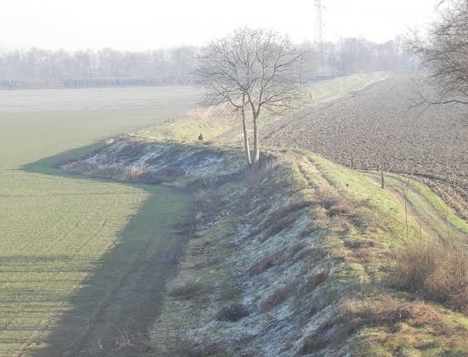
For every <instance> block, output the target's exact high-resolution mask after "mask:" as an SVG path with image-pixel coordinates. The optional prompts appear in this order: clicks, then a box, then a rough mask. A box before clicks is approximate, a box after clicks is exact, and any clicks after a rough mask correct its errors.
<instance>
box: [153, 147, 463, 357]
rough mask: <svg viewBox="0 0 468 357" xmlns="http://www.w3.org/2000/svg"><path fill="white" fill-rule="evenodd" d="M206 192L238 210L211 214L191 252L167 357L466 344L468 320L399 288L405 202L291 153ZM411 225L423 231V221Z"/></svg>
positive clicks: (163, 336) (421, 350) (398, 350)
mask: <svg viewBox="0 0 468 357" xmlns="http://www.w3.org/2000/svg"><path fill="white" fill-rule="evenodd" d="M205 194H208V195H209V194H212V195H215V196H216V197H218V198H220V199H219V200H218V204H219V205H220V207H221V208H219V210H222V211H226V212H229V214H228V215H225V216H222V217H221V218H218V219H216V220H214V221H210V219H209V217H208V218H206V217H205V223H203V222H201V223H200V224H199V226H198V229H197V232H196V234H195V236H194V237H193V238H192V239H191V240H189V242H188V244H187V248H186V251H185V252H186V254H185V256H184V258H183V260H182V263H181V266H180V271H179V275H178V276H177V278H176V279H175V280H174V281H172V282H171V284H170V286H169V289H170V291H173V292H174V294H172V295H170V297H169V300H168V303H167V305H166V308H165V310H164V311H163V314H162V316H161V319H160V320H159V321H158V323H157V324H155V331H154V343H155V345H156V348H157V349H158V351H161V353H163V351H165V349H166V350H167V351H166V352H167V355H168V356H169V355H177V354H184V353H185V354H186V355H197V354H198V355H200V354H201V355H210V354H211V355H216V356H263V355H274V356H302V355H311V354H313V355H317V356H392V355H396V354H403V355H408V356H420V355H424V356H426V355H427V356H440V355H449V354H452V355H459V354H460V353H461V352H462V351H464V350H466V348H467V347H468V346H467V344H466V340H467V337H468V328H467V326H468V319H467V318H466V317H465V316H463V315H461V314H458V313H456V312H454V311H451V310H449V309H447V308H446V307H445V308H444V307H442V306H440V305H437V304H435V303H433V302H431V301H430V300H427V301H419V300H418V296H419V295H417V294H416V293H415V292H408V291H407V289H402V290H400V289H399V287H398V284H397V279H396V276H397V274H398V271H397V270H395V263H396V260H395V254H397V252H398V249H399V248H404V246H405V244H407V243H406V242H407V237H406V223H405V215H404V211H403V206H402V203H401V201H400V200H399V199H398V197H396V196H395V194H394V193H393V192H392V191H389V190H382V189H381V188H380V187H379V186H378V184H376V183H375V181H374V180H373V179H370V178H368V177H366V176H365V175H363V174H362V173H359V172H355V171H352V170H349V169H346V168H343V167H341V166H339V165H336V164H333V163H331V162H329V161H327V160H325V159H323V158H321V157H319V156H317V155H314V154H311V153H307V152H305V151H286V152H284V153H283V154H281V155H280V157H279V158H277V159H273V160H272V161H269V163H266V164H265V165H264V166H263V167H262V168H259V169H257V171H254V172H252V173H251V174H248V175H247V176H246V177H245V179H244V180H243V181H242V182H240V183H237V184H232V183H231V184H230V185H226V184H222V185H218V186H214V187H212V189H211V190H210V191H208V192H206V193H205ZM206 222H210V224H206ZM409 225H410V230H411V232H413V233H415V234H416V233H418V234H419V232H418V222H417V219H416V218H414V217H413V218H412V219H411V220H409ZM422 234H423V235H424V236H423V238H424V239H430V236H429V235H426V234H425V233H424V232H423V233H422ZM175 292H178V294H176V293H175ZM228 312H229V313H230V314H229V319H227V318H226V319H222V318H219V317H220V316H224V315H226V314H227V313H228ZM226 320H228V321H226Z"/></svg>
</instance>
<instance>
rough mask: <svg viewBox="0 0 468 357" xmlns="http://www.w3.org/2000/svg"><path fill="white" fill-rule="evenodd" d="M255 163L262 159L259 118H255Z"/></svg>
mask: <svg viewBox="0 0 468 357" xmlns="http://www.w3.org/2000/svg"><path fill="white" fill-rule="evenodd" d="M253 124H254V164H257V163H258V162H259V161H260V140H259V137H258V120H257V118H254V120H253Z"/></svg>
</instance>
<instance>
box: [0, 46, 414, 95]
mask: <svg viewBox="0 0 468 357" xmlns="http://www.w3.org/2000/svg"><path fill="white" fill-rule="evenodd" d="M303 46H305V47H307V48H308V49H309V50H310V56H308V58H307V63H304V64H303V65H304V80H310V79H312V78H313V77H314V76H316V75H319V74H323V72H324V71H325V72H327V73H328V74H334V75H340V74H350V73H356V72H361V71H378V70H385V71H386V70H395V69H402V68H408V67H409V66H411V64H412V61H411V58H410V56H409V55H407V54H406V53H405V52H404V51H403V50H402V48H401V47H402V46H401V44H400V41H399V40H395V41H389V42H386V43H384V44H376V43H373V42H370V41H367V40H364V39H355V38H350V39H343V40H341V41H339V42H338V43H326V44H324V45H323V46H322V48H321V49H319V48H318V46H313V45H312V44H310V43H305V44H303ZM202 51H203V49H202V48H197V47H193V46H184V47H178V48H173V49H164V50H163V49H160V50H155V51H147V52H122V51H116V50H112V49H108V48H106V49H103V50H100V51H77V52H72V53H70V52H65V51H63V50H61V51H48V50H42V49H37V48H32V49H30V50H27V51H19V50H18V51H10V52H4V53H0V88H4V89H16V88H39V87H99V86H142V85H186V84H191V83H192V79H191V76H190V73H191V72H192V70H193V68H194V67H195V66H196V58H197V55H198V54H199V53H201V52H202Z"/></svg>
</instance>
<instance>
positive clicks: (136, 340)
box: [0, 144, 186, 357]
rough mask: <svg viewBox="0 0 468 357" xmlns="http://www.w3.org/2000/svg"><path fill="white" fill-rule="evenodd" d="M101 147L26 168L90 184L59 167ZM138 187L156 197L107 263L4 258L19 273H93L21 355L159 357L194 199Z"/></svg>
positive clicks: (129, 225)
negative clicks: (179, 226)
mask: <svg viewBox="0 0 468 357" xmlns="http://www.w3.org/2000/svg"><path fill="white" fill-rule="evenodd" d="M98 147H99V145H98V144H95V145H89V146H87V147H85V148H80V149H76V150H71V151H68V152H66V153H64V154H60V155H56V156H53V157H49V158H46V159H43V160H41V161H38V162H35V163H31V164H28V165H26V166H24V167H23V169H24V170H25V171H28V172H34V173H41V174H48V175H54V176H63V177H67V178H72V179H73V178H79V179H81V180H83V179H88V177H83V176H78V175H70V174H67V173H66V172H62V171H60V170H58V169H57V167H58V166H59V165H60V164H63V163H64V162H66V161H68V160H70V159H72V158H74V159H76V158H77V157H82V156H83V155H87V154H89V153H91V152H92V151H93V150H95V149H96V148H98ZM89 179H90V180H93V181H100V182H102V181H107V182H109V180H104V179H96V178H89ZM138 187H139V188H142V189H145V190H146V191H147V192H148V193H149V196H148V198H147V199H146V201H145V202H144V203H143V204H142V206H141V207H139V209H138V212H137V213H136V214H135V215H134V216H132V217H131V218H130V219H129V221H128V222H127V225H126V226H125V228H124V229H123V230H122V231H121V232H120V234H119V239H118V241H117V243H116V244H115V245H114V246H113V248H111V249H110V250H109V251H108V252H107V253H106V254H105V255H104V256H103V257H102V258H101V259H100V260H99V261H97V262H96V261H86V257H76V256H73V255H70V256H55V257H54V256H50V257H39V258H37V261H36V262H31V260H28V259H30V258H27V257H25V259H24V262H21V261H18V260H15V259H17V257H7V256H6V257H0V259H2V261H5V262H8V261H13V260H15V263H12V264H13V265H12V267H13V266H14V269H17V270H18V269H19V271H21V269H26V270H27V269H31V264H32V263H36V264H39V265H41V264H43V265H44V269H47V266H48V264H49V263H51V262H55V263H56V262H57V261H62V262H63V261H64V260H65V261H67V260H68V262H67V264H66V265H62V267H63V269H58V270H59V271H57V272H56V273H57V274H60V273H64V272H67V271H68V272H71V273H72V274H73V273H74V269H76V273H77V274H79V273H80V272H81V273H82V269H90V271H89V274H88V277H87V278H86V279H85V280H84V281H83V282H81V284H80V286H81V287H80V288H79V289H78V290H77V291H76V292H74V293H73V294H72V295H71V296H67V297H65V298H66V300H67V303H68V305H69V306H71V308H70V309H69V310H67V311H65V312H61V313H60V316H59V317H58V318H53V319H52V321H50V322H49V324H46V325H45V326H44V327H43V328H44V330H43V331H41V332H40V333H39V335H38V337H37V340H35V341H31V342H30V343H29V344H28V345H27V346H25V347H24V350H23V351H22V352H20V353H19V355H24V356H34V357H46V356H47V357H53V356H142V355H145V354H146V353H150V352H151V345H150V343H149V332H150V331H151V328H152V325H153V323H154V321H155V320H156V318H157V316H158V314H159V313H160V311H161V304H162V302H163V294H164V289H165V285H166V282H167V281H168V280H170V279H171V278H172V277H173V276H174V275H175V270H176V266H177V261H178V252H180V246H181V245H183V244H184V241H183V237H182V236H180V235H178V234H177V233H175V232H174V229H173V227H174V224H175V221H176V219H177V217H178V216H180V214H181V213H182V211H183V210H184V208H185V203H186V196H185V195H184V194H182V193H181V192H176V191H174V190H171V189H168V188H164V187H161V186H158V187H149V186H141V185H138ZM96 239H99V236H97V237H96ZM7 266H8V265H7ZM55 269H57V268H55ZM58 289H59V288H58ZM24 293H27V292H24ZM59 298H60V297H59ZM40 299H41V300H44V301H48V300H50V301H53V300H54V299H57V297H55V298H54V292H53V291H49V292H47V293H46V294H45V295H44V296H41V297H40ZM1 303H2V301H0V304H1Z"/></svg>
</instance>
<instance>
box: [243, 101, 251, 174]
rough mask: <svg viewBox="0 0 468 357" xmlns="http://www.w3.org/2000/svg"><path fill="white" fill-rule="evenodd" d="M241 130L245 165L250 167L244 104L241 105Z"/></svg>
mask: <svg viewBox="0 0 468 357" xmlns="http://www.w3.org/2000/svg"><path fill="white" fill-rule="evenodd" d="M242 130H243V133H244V149H245V156H246V159H247V165H248V166H249V168H251V167H252V156H251V155H250V146H249V134H248V132H247V123H246V121H245V104H244V106H243V107H242Z"/></svg>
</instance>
